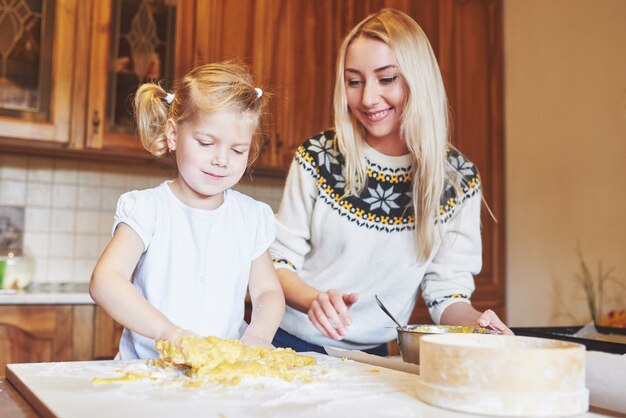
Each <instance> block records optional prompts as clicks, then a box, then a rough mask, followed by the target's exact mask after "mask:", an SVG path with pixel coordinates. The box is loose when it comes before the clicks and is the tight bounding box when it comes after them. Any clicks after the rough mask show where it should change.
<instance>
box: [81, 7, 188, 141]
mask: <svg viewBox="0 0 626 418" xmlns="http://www.w3.org/2000/svg"><path fill="white" fill-rule="evenodd" d="M192 5H193V2H192V1H189V0H173V1H172V0H169V1H166V0H159V1H155V0H152V1H146V0H102V1H97V2H95V3H94V2H88V4H85V5H84V7H85V8H91V13H90V15H91V18H90V19H89V22H90V25H89V27H88V28H85V30H86V31H90V36H89V39H90V45H89V48H88V49H89V61H88V62H89V68H88V82H87V83H86V84H88V88H87V92H88V94H87V96H86V106H85V109H86V114H85V117H84V121H85V126H84V132H85V135H84V137H85V147H86V148H93V149H99V150H111V151H116V150H117V151H120V152H125V153H130V154H133V153H139V154H147V153H146V151H145V150H144V149H143V147H142V145H141V143H140V142H139V140H138V139H137V137H136V136H135V124H134V121H133V114H132V98H133V96H134V92H135V90H136V88H137V86H139V85H140V84H142V83H145V82H149V81H155V80H156V81H160V82H161V84H162V86H163V87H164V88H165V89H167V90H170V89H171V87H172V84H173V81H174V80H176V79H178V78H180V77H182V76H183V75H184V73H186V72H187V71H188V70H189V69H190V68H191V65H192V63H191V62H189V61H186V59H188V57H190V56H191V54H190V53H189V52H187V51H186V50H188V49H189V48H190V45H189V39H190V38H191V31H192V26H191V25H189V24H188V22H187V21H186V19H187V15H186V12H187V9H186V8H190V7H191V6H192ZM81 130H82V129H79V131H81ZM81 139H82V138H78V140H79V141H80V140H81Z"/></svg>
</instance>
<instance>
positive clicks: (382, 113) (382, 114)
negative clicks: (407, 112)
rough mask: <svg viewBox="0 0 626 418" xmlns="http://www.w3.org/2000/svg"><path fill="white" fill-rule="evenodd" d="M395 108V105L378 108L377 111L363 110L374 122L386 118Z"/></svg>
mask: <svg viewBox="0 0 626 418" xmlns="http://www.w3.org/2000/svg"><path fill="white" fill-rule="evenodd" d="M393 110H394V108H393V107H390V108H388V109H384V110H378V111H376V112H366V111H362V112H363V114H364V115H365V117H366V118H367V119H368V120H370V121H372V122H380V121H381V120H383V119H385V118H386V117H387V116H389V114H390V113H391V112H392V111H393Z"/></svg>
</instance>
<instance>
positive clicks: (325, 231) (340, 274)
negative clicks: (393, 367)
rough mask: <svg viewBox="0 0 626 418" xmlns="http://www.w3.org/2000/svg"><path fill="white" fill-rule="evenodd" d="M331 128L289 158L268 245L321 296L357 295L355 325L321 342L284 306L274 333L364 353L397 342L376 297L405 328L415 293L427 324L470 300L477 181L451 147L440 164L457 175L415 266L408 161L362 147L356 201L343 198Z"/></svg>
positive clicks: (477, 244) (475, 266)
mask: <svg viewBox="0 0 626 418" xmlns="http://www.w3.org/2000/svg"><path fill="white" fill-rule="evenodd" d="M334 142H335V132H334V131H332V130H331V131H326V132H323V133H320V134H318V135H316V136H314V137H312V138H310V139H309V140H307V141H306V142H305V143H304V144H303V145H302V146H301V147H300V148H299V149H298V151H297V152H296V156H295V158H294V161H293V162H292V164H291V168H290V170H289V175H288V177H287V183H286V186H285V191H284V194H283V199H282V202H281V205H280V210H279V213H278V216H277V231H276V232H277V233H276V241H275V242H274V244H273V245H272V246H271V248H270V252H271V254H272V257H273V259H274V265H275V267H276V268H289V269H292V270H294V271H295V272H296V273H297V274H298V275H299V276H300V277H301V278H302V279H303V280H304V281H305V282H306V283H308V284H309V285H311V286H313V287H314V288H316V289H318V290H321V291H326V290H329V289H336V290H338V291H340V292H343V293H348V292H357V293H358V294H359V300H358V302H357V303H355V304H354V305H353V306H352V307H351V308H350V313H351V315H352V320H353V323H352V325H351V326H350V327H349V328H348V335H346V336H345V337H344V338H343V340H341V341H334V340H331V339H329V338H326V337H324V336H323V335H322V334H320V332H319V331H317V329H316V328H315V327H314V326H313V325H312V324H311V323H310V321H309V319H308V317H307V315H306V314H304V313H301V312H299V311H297V310H295V309H293V308H290V307H288V308H287V311H286V313H285V317H284V319H283V321H282V323H281V328H282V329H284V330H285V331H287V332H289V333H291V334H293V335H295V336H297V337H299V338H301V339H303V340H306V341H308V342H311V343H314V344H318V345H322V346H324V345H333V346H338V347H342V348H347V349H357V350H362V349H366V348H371V347H374V346H376V345H378V344H382V343H385V342H387V341H390V340H392V339H394V338H396V331H395V328H394V325H393V323H392V322H391V320H390V319H389V318H388V317H387V316H386V315H385V314H384V313H383V312H382V311H381V310H380V308H379V307H378V306H377V305H376V303H375V299H374V295H375V294H377V295H378V296H379V297H380V298H381V300H382V301H383V302H384V303H385V305H386V306H387V307H388V308H390V310H391V312H392V314H393V315H394V316H395V317H396V318H398V319H399V320H400V321H401V322H403V323H407V321H408V320H409V316H410V314H411V312H412V310H413V307H414V306H415V303H416V299H417V293H418V290H419V288H420V285H421V288H422V295H423V297H424V300H425V302H426V304H427V306H428V308H429V311H430V315H431V317H432V319H433V321H434V322H435V323H439V320H440V318H441V314H442V312H443V310H444V309H445V308H446V307H447V306H449V305H450V304H451V303H455V302H461V301H463V302H468V300H469V297H470V295H471V293H472V292H473V290H474V279H473V275H475V274H477V273H478V272H479V271H480V268H481V262H482V257H481V238H480V206H481V194H480V183H479V178H478V174H477V171H476V169H475V167H474V165H473V164H472V163H471V162H470V161H468V160H467V159H466V158H465V157H464V156H463V155H461V154H459V153H458V152H456V151H454V150H450V151H449V152H448V156H447V158H448V161H449V162H450V163H452V164H453V166H454V167H456V168H457V170H458V171H459V172H460V173H461V174H462V175H463V178H464V181H462V184H461V185H460V187H459V188H458V189H459V190H460V191H461V193H460V195H457V193H456V191H455V188H454V187H452V186H451V185H449V184H447V185H446V188H445V191H444V195H443V196H442V197H441V207H440V211H439V217H438V219H436V220H433V222H436V223H437V227H436V231H437V232H436V237H435V243H434V246H433V250H432V252H431V254H430V256H429V257H428V259H427V260H426V261H425V262H418V260H417V246H416V243H415V238H414V231H415V220H414V216H413V211H412V206H411V201H412V184H411V183H412V178H411V177H412V173H411V163H412V159H411V156H410V155H404V156H400V157H392V156H387V155H383V154H381V153H379V152H378V151H376V150H375V149H373V148H371V147H369V146H368V145H367V144H365V149H364V157H365V162H366V164H367V177H368V183H367V186H366V187H365V188H364V190H363V192H362V193H361V195H360V196H358V197H356V196H349V197H345V198H344V197H342V196H343V194H344V187H345V181H344V178H343V176H342V168H343V164H344V158H343V156H342V155H341V154H340V153H339V151H338V150H337V147H336V146H335V143H334Z"/></svg>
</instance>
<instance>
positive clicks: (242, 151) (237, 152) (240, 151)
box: [233, 148, 248, 155]
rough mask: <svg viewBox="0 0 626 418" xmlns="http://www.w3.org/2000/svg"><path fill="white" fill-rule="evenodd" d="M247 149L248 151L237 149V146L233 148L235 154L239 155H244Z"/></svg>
mask: <svg viewBox="0 0 626 418" xmlns="http://www.w3.org/2000/svg"><path fill="white" fill-rule="evenodd" d="M246 151H248V150H241V149H235V148H233V152H234V153H235V154H237V155H243V154H245V153H246Z"/></svg>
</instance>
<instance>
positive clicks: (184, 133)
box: [166, 110, 255, 209]
mask: <svg viewBox="0 0 626 418" xmlns="http://www.w3.org/2000/svg"><path fill="white" fill-rule="evenodd" d="M254 128H255V119H254V116H253V115H252V114H250V113H249V112H239V111H236V110H223V111H220V112H215V113H203V112H200V113H198V114H197V115H196V116H195V117H194V118H193V119H191V120H190V121H189V122H186V123H183V124H182V125H177V124H176V123H175V122H174V121H172V120H169V121H168V122H167V128H166V136H167V143H168V145H169V148H170V150H171V151H176V165H177V166H178V178H177V180H176V181H175V182H174V183H173V184H172V190H173V191H174V193H175V194H176V195H177V196H178V198H179V199H181V200H182V201H183V202H184V203H185V204H186V205H188V206H191V207H194V208H200V209H215V208H217V207H218V206H219V205H221V204H222V202H223V201H224V196H223V192H224V190H226V189H228V188H230V187H232V186H234V185H235V184H237V182H238V181H239V180H240V179H241V176H242V175H243V173H244V171H245V170H246V167H247V164H248V153H249V151H250V144H251V142H252V136H253V135H254Z"/></svg>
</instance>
